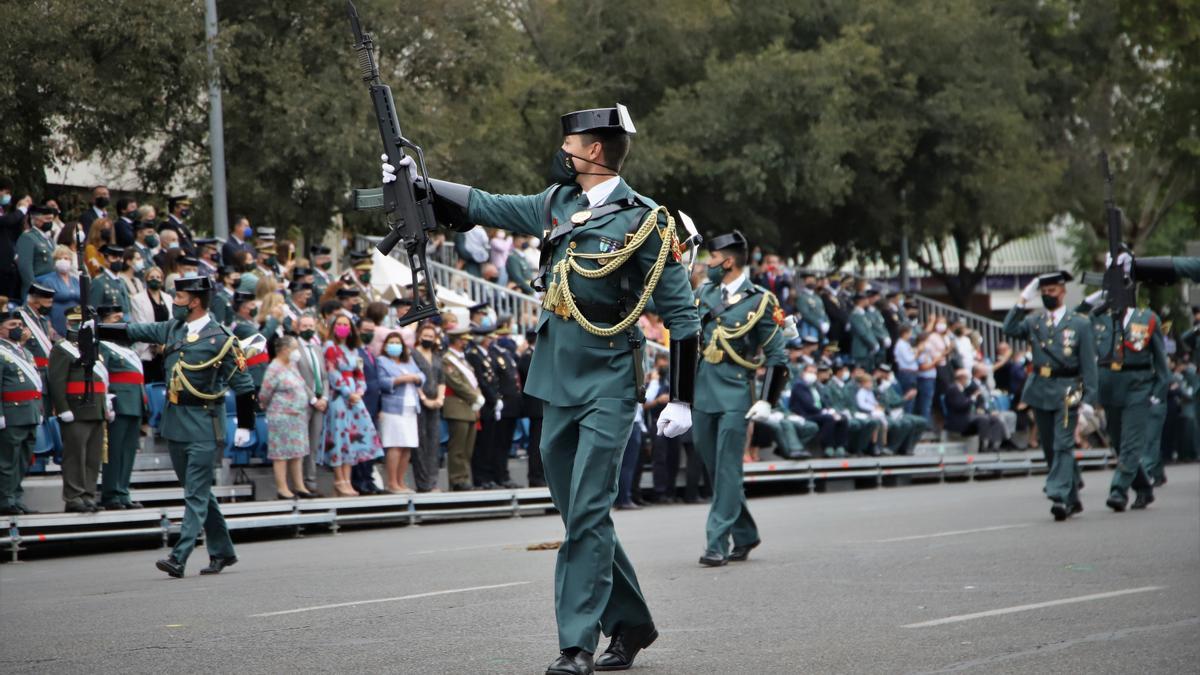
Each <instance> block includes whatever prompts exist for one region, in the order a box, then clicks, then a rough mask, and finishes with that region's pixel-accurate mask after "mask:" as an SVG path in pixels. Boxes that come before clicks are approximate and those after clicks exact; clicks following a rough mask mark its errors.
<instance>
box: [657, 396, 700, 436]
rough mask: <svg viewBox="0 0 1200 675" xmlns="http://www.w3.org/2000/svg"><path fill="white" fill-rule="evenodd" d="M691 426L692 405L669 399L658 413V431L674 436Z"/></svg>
mask: <svg viewBox="0 0 1200 675" xmlns="http://www.w3.org/2000/svg"><path fill="white" fill-rule="evenodd" d="M691 428H692V407H691V406H690V405H688V404H686V403H683V402H681V401H671V402H670V403H668V404H667V407H665V408H663V411H662V412H661V413H659V415H658V433H659V435H661V436H666V437H667V438H675V437H676V436H679V435H681V434H683V433H684V432H686V431H687V430H688V429H691Z"/></svg>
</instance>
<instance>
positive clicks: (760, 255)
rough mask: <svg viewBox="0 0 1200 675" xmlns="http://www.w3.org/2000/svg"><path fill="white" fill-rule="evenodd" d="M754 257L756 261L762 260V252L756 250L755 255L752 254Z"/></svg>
mask: <svg viewBox="0 0 1200 675" xmlns="http://www.w3.org/2000/svg"><path fill="white" fill-rule="evenodd" d="M752 258H753V260H754V262H756V263H757V262H762V254H761V253H759V252H758V251H755V252H754V255H753V256H752Z"/></svg>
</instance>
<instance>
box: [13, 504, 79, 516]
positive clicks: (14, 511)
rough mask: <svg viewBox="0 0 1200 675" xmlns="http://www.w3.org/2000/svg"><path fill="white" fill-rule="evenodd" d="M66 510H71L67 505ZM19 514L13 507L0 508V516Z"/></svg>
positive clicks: (19, 511)
mask: <svg viewBox="0 0 1200 675" xmlns="http://www.w3.org/2000/svg"><path fill="white" fill-rule="evenodd" d="M67 508H68V509H70V508H71V507H70V505H67ZM21 514H22V511H21V509H18V508H17V507H15V506H3V507H0V516H19V515H21Z"/></svg>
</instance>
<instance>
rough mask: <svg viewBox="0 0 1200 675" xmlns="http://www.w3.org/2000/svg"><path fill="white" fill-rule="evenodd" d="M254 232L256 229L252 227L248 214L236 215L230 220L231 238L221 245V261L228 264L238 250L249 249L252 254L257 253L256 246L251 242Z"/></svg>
mask: <svg viewBox="0 0 1200 675" xmlns="http://www.w3.org/2000/svg"><path fill="white" fill-rule="evenodd" d="M252 234H254V229H253V228H251V227H250V219H249V218H247V217H246V216H234V217H233V218H232V219H231V220H230V225H229V239H226V240H225V243H224V244H223V245H222V246H221V262H222V263H223V264H225V265H228V264H229V263H230V262H232V261H233V260H234V258H235V256H236V255H237V252H238V251H248V252H249V253H250V255H257V252H256V251H255V250H254V246H252V245H251V244H250V235H252Z"/></svg>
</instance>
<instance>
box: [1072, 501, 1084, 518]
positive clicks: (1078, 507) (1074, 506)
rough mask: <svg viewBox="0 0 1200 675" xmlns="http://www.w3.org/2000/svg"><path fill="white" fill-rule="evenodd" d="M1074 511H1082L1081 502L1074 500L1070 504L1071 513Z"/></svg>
mask: <svg viewBox="0 0 1200 675" xmlns="http://www.w3.org/2000/svg"><path fill="white" fill-rule="evenodd" d="M1076 513H1083V502H1075V503H1074V504H1072V505H1071V515H1075V514H1076Z"/></svg>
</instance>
